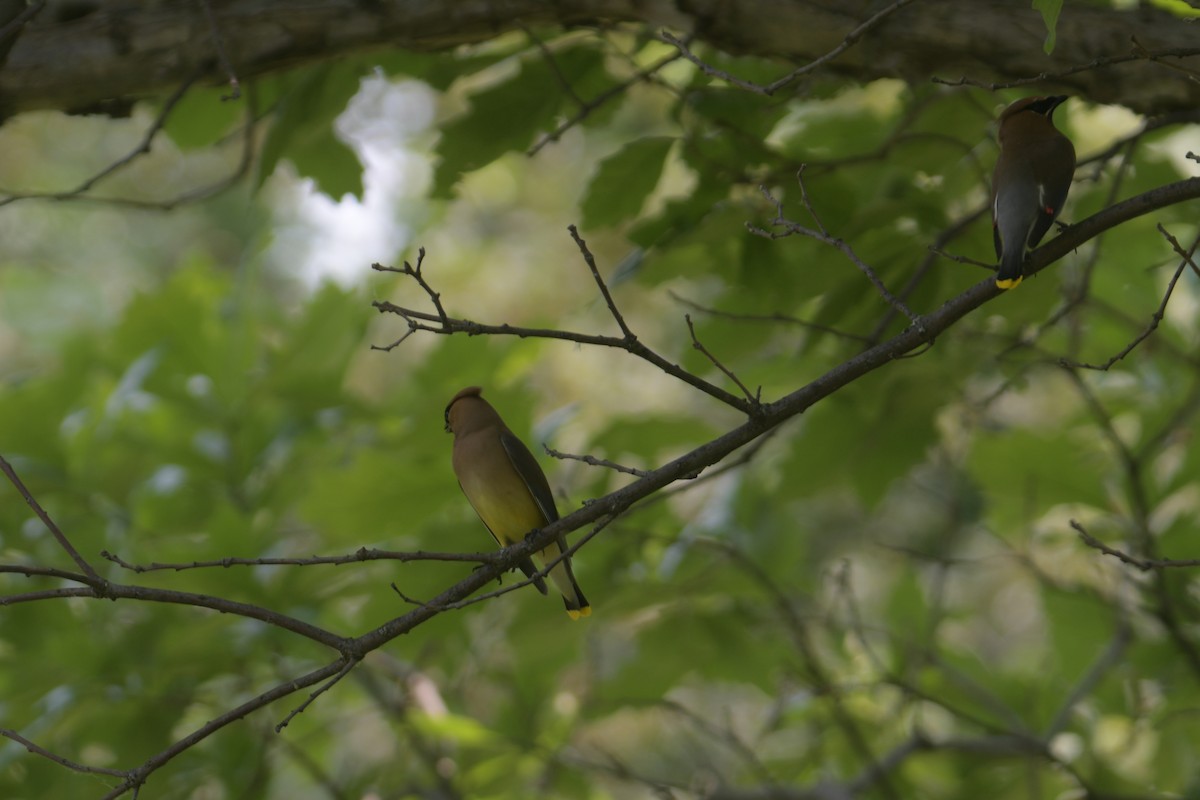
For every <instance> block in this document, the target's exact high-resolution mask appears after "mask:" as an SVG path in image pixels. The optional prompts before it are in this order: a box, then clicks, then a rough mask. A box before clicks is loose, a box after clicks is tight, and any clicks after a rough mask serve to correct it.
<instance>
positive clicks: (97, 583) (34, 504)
mask: <svg viewBox="0 0 1200 800" xmlns="http://www.w3.org/2000/svg"><path fill="white" fill-rule="evenodd" d="M0 472H3V473H4V475H5V477H7V478H8V481H9V483H11V484H12V485H13V486H14V487H15V488H16V490H17V492H18V493H19V494H20V495H21V497H22V498H23V499H24V500H25V502H26V503H27V504H29V507H30V508H32V509H33V513H34V514H37V517H38V519H40V520H41V521H42V524H43V525H45V526H46V528H47V529H49V531H50V533H51V534H53V535H54V538H55V539H56V540H57V541H58V544H59V547H61V548H62V549H63V550H65V551H66V553H67V555H68V556H70V557H71V560H72V561H74V562H75V566H77V567H79V568H80V569H81V570H83V574H84V575H86V576H87V583H88V585H89V586H91V587H92V588H93V589H94V590H95V591H97V592H99V593H101V594H103V593H104V591H105V589H107V588H108V581H106V580H104V578H101V577H100V575H99V573H97V572H96V570H94V569H93V568H92V565H91V564H89V563H88V562H87V559H85V558H84V557H83V556H81V555H80V554H79V551H78V550H76V549H75V546H74V545H73V544H71V540H70V539H68V538H67V535H66V534H65V533H63V532H62V530H61V529H59V527H58V525H56V524H55V522H54V520H52V519H50V515H49V514H47V513H46V509H44V508H42V506H41V503H39V502H38V501H37V499H36V498H35V497H34V496H33V495H32V494H31V493H30V491H29V489H28V488H26V486H25V482H24V481H22V480H21V477H20V476H19V475H17V471H16V470H15V469H13V466H12V464H10V463H8V459H6V458H5V457H4V456H0Z"/></svg>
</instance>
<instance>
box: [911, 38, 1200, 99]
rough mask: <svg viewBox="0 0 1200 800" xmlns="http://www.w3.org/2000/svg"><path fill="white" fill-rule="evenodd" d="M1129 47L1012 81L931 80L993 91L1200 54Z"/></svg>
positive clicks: (1179, 49) (1198, 50) (1186, 49)
mask: <svg viewBox="0 0 1200 800" xmlns="http://www.w3.org/2000/svg"><path fill="white" fill-rule="evenodd" d="M1130 49H1131V52H1130V54H1129V55H1125V56H1101V57H1099V58H1095V59H1093V60H1091V61H1089V62H1088V63H1086V64H1077V65H1075V66H1072V67H1068V68H1067V69H1064V70H1059V71H1058V72H1041V73H1038V74H1037V75H1031V76H1029V77H1028V78H1018V79H1017V80H1014V81H1004V82H1002V83H990V82H987V81H979V80H975V79H974V78H968V77H966V76H963V77H960V78H957V79H953V80H952V79H949V78H938V77H934V78H933V79H932V80H933V82H934V83H941V84H944V85H946V86H975V87H978V88H981V89H987V90H989V91H993V92H994V91H996V90H998V89H1012V88H1015V87H1017V86H1028V85H1030V84H1033V83H1046V82H1053V81H1057V80H1061V79H1062V78H1067V77H1070V76H1071V75H1076V74H1078V73H1080V72H1088V71H1090V70H1094V69H1098V68H1100V67H1111V66H1114V65H1116V64H1126V63H1128V62H1130V61H1161V60H1162V59H1166V58H1191V57H1193V56H1196V55H1200V48H1195V47H1176V48H1169V49H1165V50H1154V51H1149V50H1145V49H1144V48H1141V47H1140V46H1137V45H1136V42H1135V46H1134V47H1131V48H1130Z"/></svg>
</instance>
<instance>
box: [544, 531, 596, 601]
mask: <svg viewBox="0 0 1200 800" xmlns="http://www.w3.org/2000/svg"><path fill="white" fill-rule="evenodd" d="M565 544H566V543H565V542H563V541H562V540H560V541H559V542H558V546H557V547H555V546H553V545H551V546H550V547H547V548H546V549H545V550H543V551H542V552H541V557H542V563H543V564H548V563H550V562H551V561H553V560H554V559H556V558H558V557H559V556H561V555H562V553H563V551H564V550H565V549H566V548H565V547H564V545H565ZM550 582H551V583H553V584H554V588H556V589H558V591H559V593H561V594H562V598H563V605H565V606H566V607H567V616H569V617H570V618H571V619H579V618H580V617H590V616H591V615H592V604H591V603H589V602H588V600H587V598H586V597H584V596H583V590H582V589H580V588H579V582H578V581H576V580H575V572H574V570H572V569H571V559H569V558H563V559H561V560H560V561H559V562H558V563H557V564H555V565H554V566H553V567H551V569H550Z"/></svg>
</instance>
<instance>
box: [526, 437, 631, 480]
mask: <svg viewBox="0 0 1200 800" xmlns="http://www.w3.org/2000/svg"><path fill="white" fill-rule="evenodd" d="M542 449H543V450H545V451H546V455H548V456H550V457H551V458H559V459H563V460H566V461H582V462H583V463H584V464H587V465H589V466H592V467H606V468H607V469H611V470H614V471H616V472H623V473H625V474H626V475H633V476H634V477H637V478H644V477H645V476H646V470H644V469H635V468H634V467H626V466H624V465H622V464H618V463H617V462H615V461H609V460H608V459H607V458H596V457H595V456H589V455H582V456H577V455H574V454H572V453H561V452H559V451H558V450H555V449H554V448H553V447H551V446H550V445H548V444H546V443H544V442H543V443H542Z"/></svg>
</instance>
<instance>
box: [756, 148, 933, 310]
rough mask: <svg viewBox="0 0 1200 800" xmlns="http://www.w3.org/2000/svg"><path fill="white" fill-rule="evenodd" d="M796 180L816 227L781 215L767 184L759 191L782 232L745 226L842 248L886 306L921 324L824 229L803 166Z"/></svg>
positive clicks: (843, 243)
mask: <svg viewBox="0 0 1200 800" xmlns="http://www.w3.org/2000/svg"><path fill="white" fill-rule="evenodd" d="M796 181H797V182H798V183H799V184H800V202H801V204H802V205H803V206H804V208H805V210H806V211H808V213H809V216H811V217H812V218H813V222H815V223H816V225H817V228H816V229H813V228H808V227H805V226H803V225H800V224H799V223H796V222H793V221H791V220H789V219H787V218H785V217H784V216H783V203H782V202H781V201H779V200H777V199H775V197H774V196H773V195H772V194H771V193H770V191H769V190H768V189H767V187H766V186H760V187H759V190H760V191H761V192H762V194H763V197H765V198H766V199H767V201H768V202H770V203H771V204H772V205H774V206H775V212H776V213H775V218H774V219H772V220H771V221H770V223H769V224H770V225H771V226H772V227H774V228H783V230H784V232H783V233H776V232H774V231H767V230H764V229H762V228H758V227H755V226H753V225H747V226H746V227H747V229H748V230H749V231H750V232H751V233H753V234H754V235H756V236H762V237H763V238H765V239H772V240H775V239H783V238H786V237H788V236H792V235H800V236H807V237H808V238H810V239H816V240H817V241H818V242H823V243H825V244H827V245H829V246H830V247H833V248H836V249H837V250H839V251H841V253H842V254H843V255H845V256H846V258H848V259H849V260H850V262H851V263H852V264H854V266H856V267H858V269H859V271H860V272H862V274H863V275H865V276H866V277H867V280H869V281H870V282H871V285H873V286H874V287H875V289H876V291H877V292H879V295H880V297H882V298H883V299H884V301H885V302H887V304H888V305H890V306H891V307H892V308H894V309H896V310H897V311H899V312H900V313H901V314H903V315H904V316H906V317H908V320H909V322H911V323H912V324H913V325H916V326H918V327H920V326H921V325H922V324H923V323H922V321H921V317H920V316H918V315H917V314H914V313H913V312H912V311H910V310H909V308H908V306H907V305H905V304H904V302H903V301H901V300H900V298H898V297H896V296H895V295H894V294H892V293H891V292H890V291H888V288H887V287H886V286H885V285H884V283H883V281H882V280H881V279H880V277H879V275H877V274H876V273H875V270H873V269H872V268H871V267H870V265H869V264H867V263H866V262H865V261H863V260H862V259H861V258H859V256H858V254H857V253H855V252H854V248H853V247H851V246H850V243H849V242H847V241H845V240H844V239H839V238H837V237H835V236H833V235H832V234H830V233H829V231H828V230H827V229H826V228H825V225H824V224H823V223H822V222H821V218H820V217H819V216H818V215H817V212H816V209H815V208H813V205H812V202H811V201H810V200H809V197H808V190H807V189H805V187H804V167H801V168H800V169H799V171H797V173H796Z"/></svg>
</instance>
